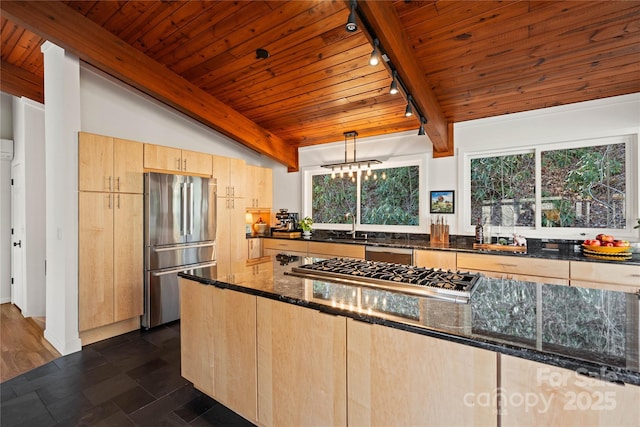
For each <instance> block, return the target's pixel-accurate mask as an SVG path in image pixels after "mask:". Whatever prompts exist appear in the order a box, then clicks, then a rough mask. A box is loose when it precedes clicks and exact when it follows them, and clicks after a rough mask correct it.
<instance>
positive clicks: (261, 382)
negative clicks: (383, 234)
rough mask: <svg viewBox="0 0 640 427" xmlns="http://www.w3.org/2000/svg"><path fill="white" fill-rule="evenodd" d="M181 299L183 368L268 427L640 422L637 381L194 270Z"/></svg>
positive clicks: (234, 407) (230, 405)
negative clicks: (240, 287) (230, 284)
mask: <svg viewBox="0 0 640 427" xmlns="http://www.w3.org/2000/svg"><path fill="white" fill-rule="evenodd" d="M180 298H181V305H180V310H181V317H182V319H181V357H182V376H183V377H185V378H186V379H187V380H189V381H191V382H192V383H193V384H194V386H195V387H196V388H198V389H199V390H201V391H202V392H204V393H206V394H207V395H209V396H211V397H213V398H214V399H216V400H218V401H219V402H221V403H222V404H223V405H225V406H227V407H228V408H230V409H231V410H233V411H235V412H237V413H238V414H240V415H242V416H243V417H245V418H247V419H248V420H250V421H251V422H253V423H255V424H258V425H260V426H266V427H270V426H314V425H315V426H347V425H348V426H358V427H359V426H401V425H402V426H426V425H482V426H496V425H498V424H500V425H502V426H529V425H530V426H539V425H562V426H580V427H581V426H609V425H616V426H627V425H628V426H637V425H638V422H639V421H640V405H639V404H638V402H640V387H638V386H633V385H628V384H627V385H620V384H616V383H612V382H605V381H602V380H599V379H594V378H589V377H587V376H583V375H580V373H579V372H575V371H571V370H567V369H562V368H558V367H554V366H551V365H546V364H542V363H537V362H533V361H530V360H526V359H520V358H516V357H512V356H508V355H504V354H497V353H494V352H492V351H488V350H483V349H479V348H475V347H471V346H467V345H464V344H458V343H454V342H451V341H447V340H443V339H438V338H432V337H428V336H425V335H420V334H415V333H412V332H407V331H403V330H399V329H394V328H391V327H386V326H382V325H376V324H369V323H365V322H360V321H356V320H353V319H350V318H345V317H342V316H333V315H329V314H324V313H320V312H318V311H316V310H313V309H310V308H306V307H300V306H297V305H293V304H287V303H284V302H280V301H276V300H271V299H267V298H261V297H256V296H252V295H248V294H244V293H241V292H235V291H232V290H223V289H219V288H216V287H215V286H207V285H203V284H200V283H198V282H193V281H189V280H185V279H180ZM610 379H611V380H614V381H615V378H610Z"/></svg>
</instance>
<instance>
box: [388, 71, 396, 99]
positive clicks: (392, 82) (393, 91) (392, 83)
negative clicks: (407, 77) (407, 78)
mask: <svg viewBox="0 0 640 427" xmlns="http://www.w3.org/2000/svg"><path fill="white" fill-rule="evenodd" d="M392 74H393V80H392V81H391V86H390V87H389V93H390V94H391V95H395V94H396V93H398V80H397V79H398V72H397V71H396V70H393V73H392Z"/></svg>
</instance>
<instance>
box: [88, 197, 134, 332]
mask: <svg viewBox="0 0 640 427" xmlns="http://www.w3.org/2000/svg"><path fill="white" fill-rule="evenodd" d="M143 210H144V209H143V196H142V194H118V193H98V192H80V193H79V196H78V216H79V220H78V229H79V240H78V265H79V272H78V293H79V297H78V300H79V301H78V305H79V310H78V311H79V330H80V331H86V330H90V329H94V328H97V327H100V326H105V325H109V324H112V323H117V322H120V321H123V320H127V319H132V318H135V317H137V316H140V315H141V314H142V312H143V307H142V305H143V304H142V299H143V274H142V272H143V236H142V232H143V218H142V217H143ZM138 326H139V318H138ZM83 344H84V342H83Z"/></svg>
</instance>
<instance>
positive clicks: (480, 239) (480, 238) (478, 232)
mask: <svg viewBox="0 0 640 427" xmlns="http://www.w3.org/2000/svg"><path fill="white" fill-rule="evenodd" d="M483 240H484V236H483V230H482V223H481V222H480V218H478V223H477V224H476V243H480V244H482V243H483Z"/></svg>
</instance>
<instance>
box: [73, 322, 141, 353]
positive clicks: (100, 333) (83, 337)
mask: <svg viewBox="0 0 640 427" xmlns="http://www.w3.org/2000/svg"><path fill="white" fill-rule="evenodd" d="M136 329H140V316H136V317H132V318H131V319H127V320H122V321H120V322H117V323H112V324H110V325H105V326H100V327H98V328H94V329H89V330H87V331H82V332H80V341H82V346H83V347H84V346H85V345H89V344H93V343H95V342H98V341H102V340H106V339H107V338H113V337H115V336H118V335H122V334H126V333H127V332H131V331H135V330H136Z"/></svg>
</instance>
